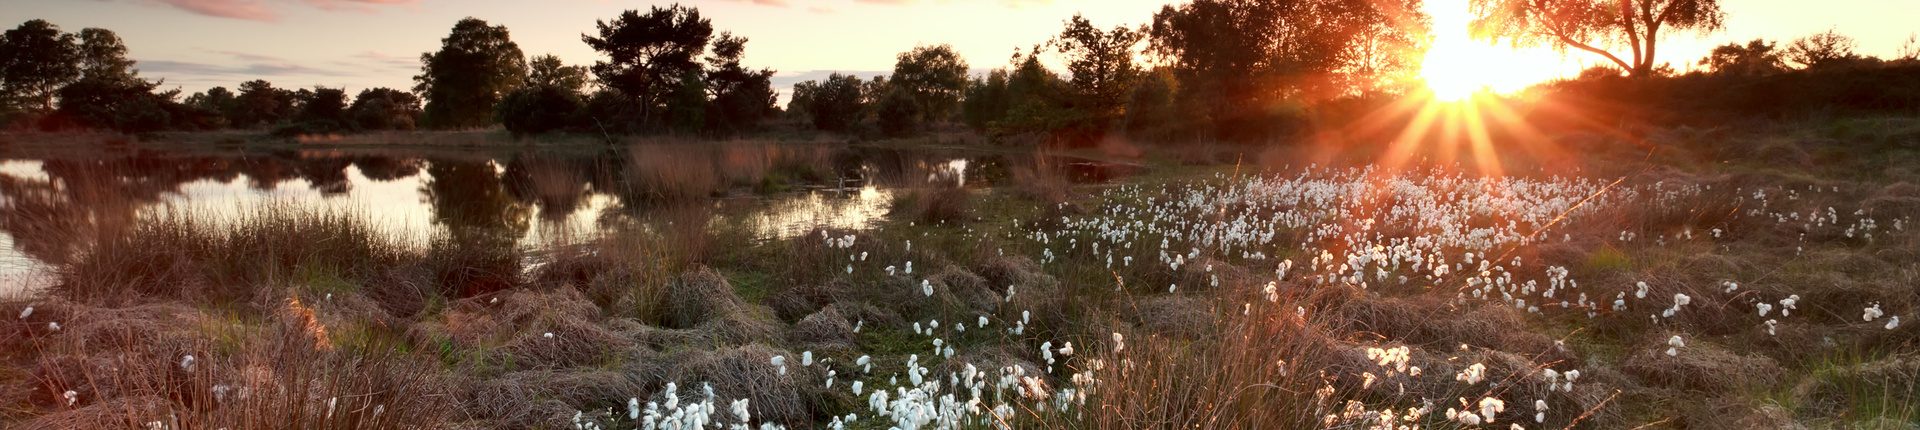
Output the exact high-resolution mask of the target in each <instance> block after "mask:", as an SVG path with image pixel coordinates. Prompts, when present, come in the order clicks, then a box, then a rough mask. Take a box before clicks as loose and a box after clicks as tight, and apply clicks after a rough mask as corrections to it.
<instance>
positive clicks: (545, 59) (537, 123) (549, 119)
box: [494, 55, 587, 136]
mask: <svg viewBox="0 0 1920 430" xmlns="http://www.w3.org/2000/svg"><path fill="white" fill-rule="evenodd" d="M529 64H532V70H533V72H532V73H531V74H529V75H528V77H527V85H524V86H521V87H520V88H518V89H515V90H513V92H510V93H507V96H506V98H504V99H502V100H501V101H500V104H499V105H498V106H497V107H496V108H495V110H494V120H495V121H498V122H500V124H502V125H505V126H506V127H507V131H511V132H513V134H514V135H516V136H523V135H528V134H540V133H546V132H549V131H554V130H559V129H562V128H565V127H566V126H567V125H568V123H570V122H571V121H572V120H573V117H574V115H575V114H576V113H578V112H579V111H580V109H581V108H583V107H585V106H586V100H585V98H584V96H582V95H581V94H580V91H581V90H582V89H585V88H586V86H587V68H585V67H581V66H568V65H566V64H564V63H562V62H561V61H560V57H555V56H553V55H542V56H539V57H534V58H533V60H532V61H529Z"/></svg>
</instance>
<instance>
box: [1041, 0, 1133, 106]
mask: <svg viewBox="0 0 1920 430" xmlns="http://www.w3.org/2000/svg"><path fill="white" fill-rule="evenodd" d="M1146 36H1147V34H1146V29H1145V28H1144V27H1143V28H1140V29H1130V28H1127V27H1125V26H1115V27H1114V28H1113V30H1111V31H1102V30H1100V29H1099V28H1097V27H1094V26H1093V23H1092V22H1090V21H1088V20H1087V19H1086V18H1084V17H1081V16H1080V15H1079V14H1074V15H1073V19H1070V20H1067V23H1066V28H1065V29H1062V30H1061V31H1060V35H1058V36H1054V38H1053V40H1052V41H1051V42H1049V43H1048V44H1049V45H1051V46H1052V47H1053V48H1054V49H1055V50H1056V51H1057V52H1059V53H1060V55H1062V56H1064V57H1066V60H1067V61H1066V62H1067V73H1068V75H1069V76H1070V78H1068V79H1067V84H1068V87H1067V88H1069V89H1070V90H1071V95H1070V97H1069V98H1070V100H1069V101H1068V103H1069V104H1070V106H1071V107H1072V108H1073V109H1074V110H1076V111H1079V113H1080V114H1081V115H1079V116H1080V117H1081V118H1082V121H1077V122H1078V123H1079V124H1075V125H1076V126H1077V127H1076V128H1081V129H1084V130H1082V131H1083V132H1099V131H1105V130H1106V129H1107V128H1109V127H1110V126H1111V125H1112V123H1113V120H1114V119H1117V118H1118V117H1120V116H1121V115H1122V114H1124V113H1125V111H1124V109H1125V107H1126V102H1127V100H1126V99H1127V94H1128V93H1130V92H1132V91H1133V85H1134V83H1135V82H1136V81H1137V80H1138V79H1139V75H1140V67H1139V66H1138V65H1136V64H1135V63H1134V61H1133V56H1134V53H1133V52H1134V47H1135V46H1137V45H1139V44H1140V41H1141V40H1144V39H1145V38H1146Z"/></svg>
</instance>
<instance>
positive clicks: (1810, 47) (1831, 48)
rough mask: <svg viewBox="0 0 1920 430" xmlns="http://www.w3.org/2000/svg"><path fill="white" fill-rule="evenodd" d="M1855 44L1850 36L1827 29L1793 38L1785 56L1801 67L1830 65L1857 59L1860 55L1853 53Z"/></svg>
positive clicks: (1810, 67) (1809, 67) (1811, 67)
mask: <svg viewBox="0 0 1920 430" xmlns="http://www.w3.org/2000/svg"><path fill="white" fill-rule="evenodd" d="M1856 45H1857V44H1856V43H1855V42H1854V41H1853V38H1852V37H1848V36H1847V35H1844V34H1840V32H1838V31H1834V30H1833V29H1827V30H1826V31H1822V32H1819V33H1814V34H1811V35H1807V36H1803V37H1800V38H1796V39H1793V43H1791V44H1788V45H1787V49H1786V54H1785V56H1786V58H1787V61H1792V62H1793V63H1794V64H1799V65H1800V67H1801V68H1806V69H1813V68H1824V67H1832V66H1835V65H1840V64H1846V63H1850V62H1853V61H1856V60H1859V59H1860V56H1859V55H1857V54H1854V53H1853V48H1854V46H1856Z"/></svg>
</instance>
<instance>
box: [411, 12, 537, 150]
mask: <svg viewBox="0 0 1920 430" xmlns="http://www.w3.org/2000/svg"><path fill="white" fill-rule="evenodd" d="M440 42H441V47H440V51H439V52H432V53H425V54H420V63H421V66H420V75H419V76H415V77H413V79H414V81H415V82H417V85H416V86H414V92H417V93H421V94H423V95H425V98H426V101H427V106H426V112H425V121H426V123H427V124H428V125H431V126H434V127H441V128H462V127H484V126H486V125H487V124H489V123H491V122H492V120H493V110H494V107H493V105H494V103H498V102H499V101H500V98H501V97H503V96H505V95H506V94H507V92H509V91H513V89H514V88H517V87H519V86H520V84H521V83H522V82H524V81H525V80H526V78H527V60H526V55H525V54H522V53H521V52H520V46H519V45H518V44H515V43H513V40H512V38H511V37H510V36H509V34H508V33H507V27H506V26H500V25H493V26H490V25H487V22H486V21H482V20H479V19H475V18H472V17H468V18H466V19H462V20H460V22H459V23H456V24H454V26H453V31H452V33H451V34H449V35H448V36H447V37H446V38H444V39H440Z"/></svg>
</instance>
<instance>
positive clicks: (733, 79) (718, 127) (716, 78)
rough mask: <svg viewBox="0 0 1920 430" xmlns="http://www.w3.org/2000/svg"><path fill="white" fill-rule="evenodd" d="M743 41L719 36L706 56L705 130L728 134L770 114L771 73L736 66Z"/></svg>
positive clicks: (743, 51) (742, 52)
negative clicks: (707, 101) (707, 99)
mask: <svg viewBox="0 0 1920 430" xmlns="http://www.w3.org/2000/svg"><path fill="white" fill-rule="evenodd" d="M746 52H747V38H744V37H736V36H734V35H733V33H730V32H728V33H721V34H720V37H719V38H717V39H714V41H713V55H710V56H708V57H707V76H706V89H707V92H708V93H710V94H711V95H712V96H713V100H712V103H710V104H709V105H708V106H709V108H708V109H707V111H708V112H707V114H706V122H707V129H708V130H709V131H714V132H717V133H721V134H731V133H733V132H737V131H740V130H742V129H745V128H747V127H750V126H752V125H753V124H755V123H758V122H759V121H760V120H761V119H764V118H766V117H767V116H768V115H770V114H772V113H773V112H774V106H773V104H774V101H775V99H776V98H777V96H776V95H775V94H774V92H773V70H770V69H760V70H752V69H748V68H746V67H745V66H742V65H741V64H740V60H741V59H743V58H745V57H746Z"/></svg>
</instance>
